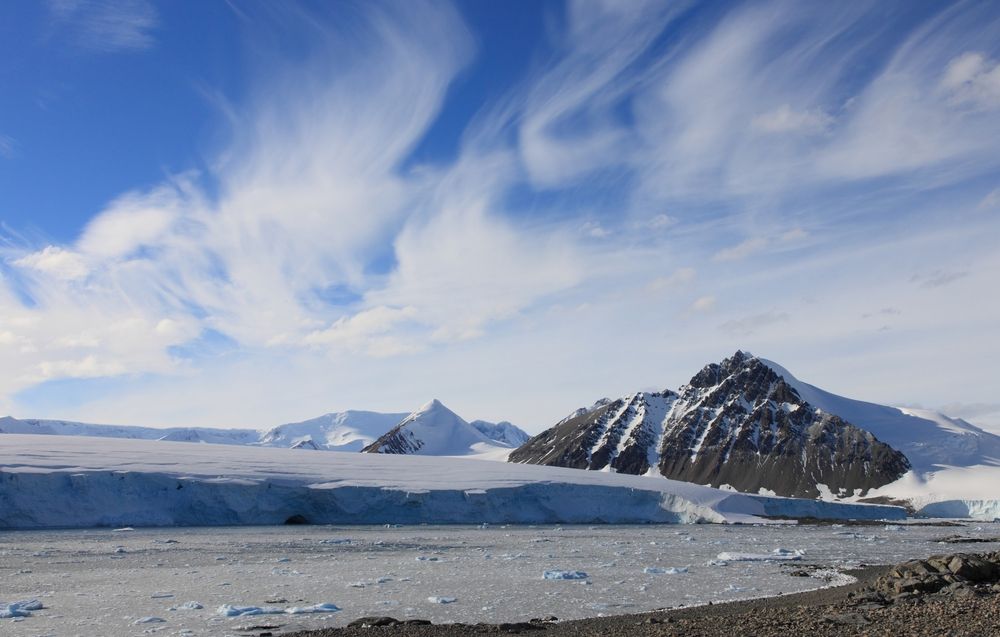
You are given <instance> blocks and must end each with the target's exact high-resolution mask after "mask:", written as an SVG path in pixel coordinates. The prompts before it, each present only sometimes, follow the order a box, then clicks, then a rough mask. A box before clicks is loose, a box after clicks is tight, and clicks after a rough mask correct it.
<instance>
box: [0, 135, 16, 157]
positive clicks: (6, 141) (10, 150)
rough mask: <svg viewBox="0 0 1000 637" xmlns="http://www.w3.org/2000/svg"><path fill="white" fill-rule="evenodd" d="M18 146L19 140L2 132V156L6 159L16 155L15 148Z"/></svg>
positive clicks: (0, 141) (0, 147) (0, 137)
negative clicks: (16, 140)
mask: <svg viewBox="0 0 1000 637" xmlns="http://www.w3.org/2000/svg"><path fill="white" fill-rule="evenodd" d="M15 148H17V142H15V141H14V138H13V137H11V136H10V135H4V134H3V133H0V157H3V158H4V159H10V158H12V157H13V156H14V150H15Z"/></svg>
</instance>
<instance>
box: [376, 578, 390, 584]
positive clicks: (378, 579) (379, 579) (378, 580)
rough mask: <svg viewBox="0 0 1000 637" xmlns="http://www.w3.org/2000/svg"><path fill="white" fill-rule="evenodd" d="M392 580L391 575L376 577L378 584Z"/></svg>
mask: <svg viewBox="0 0 1000 637" xmlns="http://www.w3.org/2000/svg"><path fill="white" fill-rule="evenodd" d="M391 581H392V578H391V577H376V578H375V583H376V584H385V583H386V582H391Z"/></svg>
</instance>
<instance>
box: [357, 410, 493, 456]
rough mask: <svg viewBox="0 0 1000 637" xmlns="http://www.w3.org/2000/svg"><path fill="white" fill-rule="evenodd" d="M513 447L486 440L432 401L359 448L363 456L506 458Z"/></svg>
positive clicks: (471, 427)
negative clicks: (403, 455) (368, 454)
mask: <svg viewBox="0 0 1000 637" xmlns="http://www.w3.org/2000/svg"><path fill="white" fill-rule="evenodd" d="M512 448H513V447H512V446H511V445H508V444H504V443H501V442H498V441H496V440H493V439H491V438H488V437H487V436H485V435H484V434H483V433H482V432H481V431H480V430H479V429H477V428H476V427H473V426H472V425H470V424H469V423H468V422H466V421H465V420H462V418H460V417H459V416H458V414H456V413H455V412H453V411H452V410H450V409H448V408H447V407H445V406H444V405H443V404H442V403H441V401H439V400H437V399H434V400H432V401H430V402H429V403H427V404H426V405H424V406H423V407H421V408H420V409H418V410H417V411H415V412H413V413H412V414H410V415H409V416H407V417H406V418H404V419H403V421H402V422H400V423H399V424H398V425H396V426H395V427H393V428H392V429H391V430H389V431H388V432H386V433H385V434H384V435H382V436H381V437H380V438H378V440H376V441H375V442H373V443H371V444H370V445H368V446H367V447H365V448H364V449H363V451H365V452H366V453H392V454H405V455H420V456H472V455H475V456H483V455H487V456H496V455H498V454H501V455H503V456H504V458H505V457H506V455H507V453H509V452H510V450H511V449H512Z"/></svg>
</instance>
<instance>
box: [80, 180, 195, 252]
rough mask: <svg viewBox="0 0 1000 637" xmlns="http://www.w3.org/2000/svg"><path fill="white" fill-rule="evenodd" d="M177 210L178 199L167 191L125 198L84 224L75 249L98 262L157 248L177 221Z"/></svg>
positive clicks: (175, 192)
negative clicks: (148, 248)
mask: <svg viewBox="0 0 1000 637" xmlns="http://www.w3.org/2000/svg"><path fill="white" fill-rule="evenodd" d="M179 208H180V195H179V193H178V192H177V191H176V190H175V189H174V188H171V187H162V188H158V189H156V190H154V191H153V192H150V193H145V194H139V193H131V194H128V195H125V196H124V197H120V198H119V199H117V200H115V201H113V202H112V203H111V204H110V205H109V206H108V207H107V208H106V209H105V210H104V211H103V212H102V213H101V214H100V215H98V216H97V217H96V218H95V219H94V220H93V221H91V222H90V223H89V224H87V227H86V228H85V229H84V231H83V235H82V236H81V237H80V240H79V241H78V242H77V247H78V249H79V250H80V251H81V252H83V253H85V254H88V255H91V256H94V257H98V258H118V257H126V256H128V255H129V254H131V253H132V252H134V251H135V250H137V249H139V248H141V247H143V246H152V245H157V244H158V243H159V240H160V239H161V237H163V236H164V235H165V234H166V233H167V231H168V230H170V227H171V225H172V224H173V223H174V222H175V221H176V220H177V219H178V218H179V217H180V215H181V211H180V210H179Z"/></svg>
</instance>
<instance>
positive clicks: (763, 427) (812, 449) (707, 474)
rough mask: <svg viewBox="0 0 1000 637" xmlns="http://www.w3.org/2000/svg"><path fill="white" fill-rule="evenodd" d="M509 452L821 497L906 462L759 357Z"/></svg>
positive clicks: (527, 458)
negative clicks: (819, 405)
mask: <svg viewBox="0 0 1000 637" xmlns="http://www.w3.org/2000/svg"><path fill="white" fill-rule="evenodd" d="M510 460H511V461H512V462H523V463H532V464H547V465H557V466H564V467H574V468H578V469H595V470H596V469H603V468H605V467H607V466H610V467H611V468H612V469H614V470H615V471H618V472H620V473H630V474H644V473H647V472H648V471H650V470H651V469H652V470H653V471H654V472H655V473H658V474H660V475H663V476H665V477H668V478H672V479H676V480H683V481H686V482H694V483H698V484H707V485H711V486H715V487H718V486H721V485H729V486H731V487H733V488H735V489H736V490H738V491H744V492H758V491H759V490H760V489H766V490H768V491H773V492H774V493H777V494H778V495H784V496H796V497H817V496H819V495H820V487H819V486H818V485H826V486H827V487H828V488H829V489H830V490H831V491H833V492H834V493H838V492H843V493H846V494H852V493H853V492H854V491H855V490H860V491H861V492H862V493H864V492H866V491H867V490H869V489H872V488H875V487H879V486H882V485H884V484H888V483H889V482H893V481H894V480H896V479H897V478H899V477H900V476H902V475H903V474H904V473H905V472H906V471H907V470H908V469H909V466H910V465H909V462H908V461H907V459H906V457H905V456H903V454H901V453H900V452H898V451H896V450H894V449H892V448H891V447H889V446H888V445H886V444H884V443H882V442H879V441H878V440H877V439H876V438H875V437H874V436H873V435H872V434H871V433H869V432H866V431H864V430H862V429H859V428H858V427H855V426H853V425H851V424H850V423H847V422H845V421H844V420H842V419H841V418H839V417H837V416H834V415H832V414H826V413H823V412H821V411H819V410H818V409H815V408H814V407H812V406H810V405H809V404H808V403H806V402H805V401H804V400H802V399H801V397H800V396H799V395H798V393H797V392H796V391H795V389H793V388H792V387H791V386H790V385H788V384H787V383H786V382H785V381H784V379H783V378H782V377H781V376H779V375H778V374H777V373H775V372H774V370H772V369H771V368H770V367H768V366H767V365H766V364H764V363H763V362H761V361H760V360H758V359H757V358H755V357H753V356H750V355H748V354H745V353H743V352H737V353H736V354H735V355H734V356H732V357H731V358H728V359H726V360H724V361H723V362H722V363H720V364H712V365H708V366H706V367H705V368H704V369H702V370H701V371H700V372H699V373H698V374H696V375H695V376H694V378H692V379H691V381H690V382H689V383H688V384H687V385H685V386H684V387H682V388H681V390H680V393H679V394H676V393H673V392H670V391H665V392H659V393H638V394H633V395H632V396H630V397H628V398H625V399H621V400H616V401H612V402H605V403H599V404H598V405H595V407H593V408H591V409H590V410H583V411H582V412H579V411H578V412H576V413H574V415H573V416H571V417H570V418H568V419H566V420H564V421H562V422H561V423H559V424H558V425H556V426H555V427H553V428H552V429H549V430H547V431H545V432H543V433H541V434H539V435H538V436H536V437H534V438H532V439H531V440H529V441H528V442H527V443H526V444H525V445H523V446H522V447H521V448H519V449H518V450H517V451H515V452H514V453H512V454H511V456H510Z"/></svg>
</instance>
